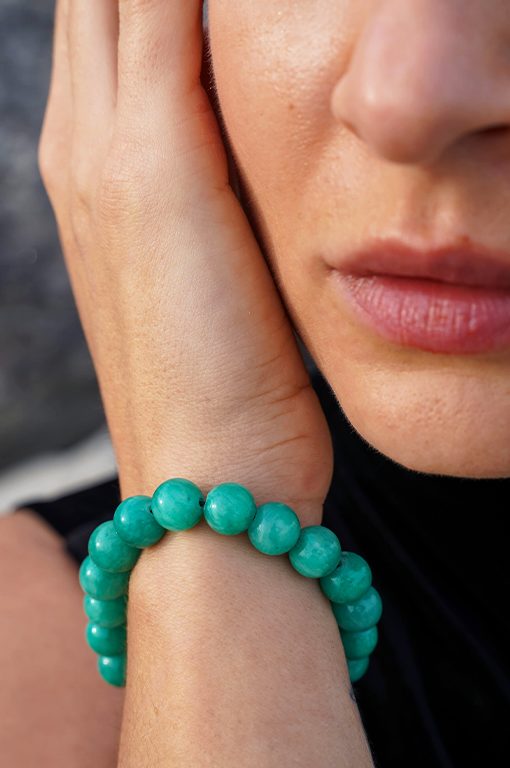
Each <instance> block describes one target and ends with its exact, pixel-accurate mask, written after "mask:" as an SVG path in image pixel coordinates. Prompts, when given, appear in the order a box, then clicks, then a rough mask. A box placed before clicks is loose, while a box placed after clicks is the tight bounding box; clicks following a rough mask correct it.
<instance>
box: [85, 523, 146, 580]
mask: <svg viewBox="0 0 510 768" xmlns="http://www.w3.org/2000/svg"><path fill="white" fill-rule="evenodd" d="M140 554H141V550H139V549H135V548H134V547H130V546H129V544H126V542H125V541H122V539H121V538H120V536H119V534H118V533H117V531H116V530H115V526H114V524H113V521H112V520H108V521H107V522H106V523H101V525H98V526H97V528H96V529H95V530H94V531H93V532H92V534H91V536H90V539H89V555H90V557H91V558H92V560H93V561H94V562H95V564H96V565H98V566H99V567H100V568H102V569H103V571H111V572H112V573H123V572H124V571H130V570H131V569H132V568H133V566H134V565H135V563H136V561H137V560H138V558H139V557H140Z"/></svg>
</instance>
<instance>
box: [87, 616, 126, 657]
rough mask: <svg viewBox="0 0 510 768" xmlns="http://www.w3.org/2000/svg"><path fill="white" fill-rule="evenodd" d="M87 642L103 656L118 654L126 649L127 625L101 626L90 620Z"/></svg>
mask: <svg viewBox="0 0 510 768" xmlns="http://www.w3.org/2000/svg"><path fill="white" fill-rule="evenodd" d="M85 637H86V639H87V643H88V644H89V646H90V647H91V648H92V650H93V651H94V652H95V653H99V654H101V656H118V655H119V654H120V653H124V651H125V650H126V625H125V624H123V625H121V626H120V627H111V628H108V627H101V626H99V624H94V623H93V622H92V621H90V622H89V623H88V624H87V628H86V630H85Z"/></svg>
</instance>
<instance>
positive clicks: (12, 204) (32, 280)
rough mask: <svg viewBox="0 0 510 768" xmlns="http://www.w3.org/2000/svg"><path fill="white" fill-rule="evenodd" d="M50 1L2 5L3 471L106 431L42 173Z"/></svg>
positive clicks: (4, 1) (3, 1) (16, 0)
mask: <svg viewBox="0 0 510 768" xmlns="http://www.w3.org/2000/svg"><path fill="white" fill-rule="evenodd" d="M53 10H54V2H53V0H0V469H1V468H6V467H10V466H11V465H13V464H15V463H17V462H19V461H20V460H22V459H27V458H30V457H32V456H34V455H36V454H39V453H41V452H47V451H55V450H59V449H63V448H67V447H69V446H71V445H74V444H75V443H76V442H77V441H79V440H82V439H83V438H85V437H87V436H88V435H90V434H92V433H93V432H95V431H96V430H97V429H98V428H99V427H100V426H101V425H102V424H103V422H104V418H103V412H102V407H101V402H100V398H99V395H98V391H97V386H96V380H95V376H94V371H93V368H92V364H91V360H90V357H89V354H88V351H87V348H86V345H85V342H84V338H83V334H82V331H81V327H80V324H79V321H78V317H77V314H76V309H75V306H74V301H73V297H72V294H71V290H70V287H69V281H68V278H67V273H66V271H65V267H64V263H63V259H62V255H61V251H60V247H59V243H58V238H57V233H56V226H55V222H54V219H53V214H52V211H51V208H50V205H49V202H48V200H47V198H46V194H45V192H44V189H43V186H42V183H41V181H40V178H39V172H38V169H37V143H38V136H39V132H40V128H41V123H42V118H43V113H44V106H45V102H46V97H47V91H48V83H49V75H50V64H51V43H52V33H53Z"/></svg>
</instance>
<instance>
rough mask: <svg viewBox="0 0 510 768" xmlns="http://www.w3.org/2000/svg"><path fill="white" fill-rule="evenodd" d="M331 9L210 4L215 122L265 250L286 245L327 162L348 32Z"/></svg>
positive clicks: (215, 0)
mask: <svg viewBox="0 0 510 768" xmlns="http://www.w3.org/2000/svg"><path fill="white" fill-rule="evenodd" d="M332 5H335V6H336V8H335V9H333V8H332ZM343 5H344V6H345V5H346V4H343ZM339 6H340V9H341V8H342V3H340V4H338V3H336V4H332V3H331V2H330V0H316V2H313V3H311V2H309V0H306V2H305V0H278V2H274V0H271V1H270V0H260V2H259V3H257V4H255V7H254V4H253V2H246V1H245V0H241V2H236V3H234V2H230V0H228V1H225V0H212V1H211V4H210V9H209V34H210V42H211V51H212V57H213V63H214V71H215V78H216V85H217V90H218V96H219V100H220V103H221V109H222V113H223V116H224V120H225V125H226V128H227V132H228V135H229V139H230V142H231V145H232V148H233V151H234V153H235V155H236V161H237V163H238V165H239V167H240V168H241V170H242V172H243V176H244V178H245V179H246V180H247V185H248V186H249V189H250V192H251V195H252V198H253V201H254V203H255V205H256V208H257V213H258V217H259V218H261V219H262V220H263V222H264V225H265V228H266V230H267V232H269V233H271V241H272V243H273V246H274V247H275V248H277V244H278V241H279V239H280V238H281V237H285V238H286V242H287V238H288V230H289V229H292V230H294V229H295V222H296V221H300V220H301V221H303V219H302V216H303V210H300V208H301V207H302V208H303V209H308V210H309V209H310V206H313V196H314V194H315V190H316V186H317V180H318V177H319V176H320V175H321V167H322V165H323V164H324V167H325V168H327V167H331V163H328V162H327V160H326V158H325V154H328V147H330V136H331V134H332V132H333V131H335V130H337V129H338V126H336V127H335V126H334V124H333V121H332V116H331V112H330V108H329V99H330V95H331V93H332V90H333V88H334V85H335V83H336V82H337V79H338V77H339V76H340V75H341V72H342V71H343V69H344V68H345V62H346V60H347V54H348V49H349V44H348V38H350V35H349V34H348V33H347V32H346V23H345V18H344V15H343V14H342V11H341V10H340V11H339ZM227 10H228V12H227ZM312 41H313V42H312ZM325 150H326V151H325ZM337 165H338V164H337ZM336 178H337V181H338V167H337V171H336ZM324 197H325V196H324V195H323V196H322V200H321V205H320V206H319V205H317V207H318V208H320V207H322V205H323V202H324ZM317 202H318V201H317Z"/></svg>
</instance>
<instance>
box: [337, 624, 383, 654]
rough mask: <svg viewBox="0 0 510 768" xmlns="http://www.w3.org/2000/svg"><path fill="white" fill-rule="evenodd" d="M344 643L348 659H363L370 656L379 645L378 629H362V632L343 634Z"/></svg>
mask: <svg viewBox="0 0 510 768" xmlns="http://www.w3.org/2000/svg"><path fill="white" fill-rule="evenodd" d="M341 636H342V643H343V646H344V651H345V655H346V656H347V658H348V659H363V658H364V657H365V656H370V654H371V653H372V651H373V650H374V649H375V647H376V645H377V640H378V637H379V633H378V631H377V627H375V626H374V627H369V628H368V629H362V630H361V632H345V631H344V632H342V633H341Z"/></svg>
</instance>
